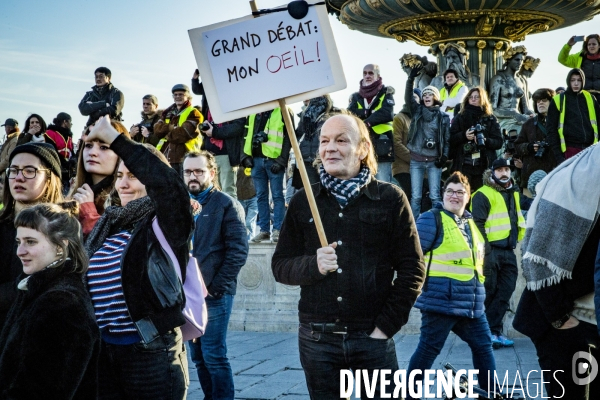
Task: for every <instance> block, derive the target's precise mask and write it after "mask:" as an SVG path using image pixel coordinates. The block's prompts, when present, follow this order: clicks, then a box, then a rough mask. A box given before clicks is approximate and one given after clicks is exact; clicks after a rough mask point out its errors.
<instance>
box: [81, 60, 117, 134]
mask: <svg viewBox="0 0 600 400" xmlns="http://www.w3.org/2000/svg"><path fill="white" fill-rule="evenodd" d="M111 77H112V73H111V72H110V69H108V68H106V67H98V68H96V71H94V78H95V80H96V85H95V86H92V90H90V91H89V92H87V93H86V94H85V96H83V99H81V101H80V102H79V111H80V112H81V115H85V116H89V118H88V120H87V123H86V125H87V126H90V125H92V124H93V123H94V122H96V121H97V120H98V119H99V118H100V117H103V116H105V115H110V118H111V119H113V120H116V121H121V117H122V115H123V113H122V110H123V106H124V105H125V96H123V93H122V92H121V91H120V90H119V89H117V88H116V87H114V86H113V84H112V83H111V82H110V79H111Z"/></svg>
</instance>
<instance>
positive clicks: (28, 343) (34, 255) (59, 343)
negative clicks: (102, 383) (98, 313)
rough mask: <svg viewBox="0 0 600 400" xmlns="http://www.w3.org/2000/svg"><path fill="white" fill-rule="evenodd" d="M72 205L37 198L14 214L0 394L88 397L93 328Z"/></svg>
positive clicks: (93, 381) (96, 343)
mask: <svg viewBox="0 0 600 400" xmlns="http://www.w3.org/2000/svg"><path fill="white" fill-rule="evenodd" d="M76 207H77V204H76V203H75V202H69V203H62V204H61V205H60V206H59V205H56V204H49V203H42V204H37V205H35V206H33V207H30V208H26V209H24V210H23V211H21V212H20V213H19V214H18V215H17V217H16V219H15V222H14V226H16V230H17V233H16V243H17V251H16V254H17V256H18V258H19V259H20V262H21V263H22V266H21V272H22V273H21V274H20V277H19V278H18V279H16V280H15V281H13V282H11V284H12V285H13V286H14V287H15V288H18V290H17V292H18V294H17V296H16V299H15V301H14V302H13V305H12V308H11V309H10V312H9V314H8V317H7V320H6V326H5V328H4V330H3V331H2V334H1V335H0V388H2V390H1V394H0V397H2V398H3V399H4V398H10V399H65V400H66V399H96V396H97V395H96V392H97V389H98V382H97V372H98V370H97V368H98V356H99V350H100V332H99V331H98V327H97V325H96V320H95V318H94V309H93V307H92V302H91V300H90V296H89V294H88V293H87V290H86V287H85V284H84V282H83V274H85V271H86V270H87V267H88V260H87V256H86V254H85V250H84V248H83V243H82V241H81V226H80V225H79V222H78V221H77V218H76V217H75V216H74V215H73V212H74V211H75V209H76Z"/></svg>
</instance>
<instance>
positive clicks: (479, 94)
mask: <svg viewBox="0 0 600 400" xmlns="http://www.w3.org/2000/svg"><path fill="white" fill-rule="evenodd" d="M501 147H502V134H501V133H500V125H499V124H498V120H497V119H496V117H495V116H494V113H493V110H492V105H491V104H490V100H489V98H488V95H487V93H486V91H485V90H484V89H483V88H481V87H474V88H472V89H471V90H469V92H468V93H467V95H466V96H465V98H464V99H463V101H462V103H461V105H460V110H459V111H458V114H455V116H454V119H453V120H452V124H451V126H450V155H451V158H452V159H453V162H452V170H451V171H452V172H454V171H459V172H461V173H462V174H463V175H465V176H466V177H467V178H468V179H469V183H470V185H471V189H472V190H473V192H475V191H476V190H477V189H479V188H480V187H481V186H483V178H482V176H483V171H485V170H486V169H488V168H489V167H490V166H491V165H492V162H493V161H494V160H495V159H496V150H498V149H500V148H501Z"/></svg>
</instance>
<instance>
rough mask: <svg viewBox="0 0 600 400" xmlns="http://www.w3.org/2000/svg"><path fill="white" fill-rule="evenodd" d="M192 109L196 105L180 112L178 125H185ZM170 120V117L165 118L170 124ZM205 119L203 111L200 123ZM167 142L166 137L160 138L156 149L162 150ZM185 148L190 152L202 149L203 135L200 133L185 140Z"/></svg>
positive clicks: (166, 122)
mask: <svg viewBox="0 0 600 400" xmlns="http://www.w3.org/2000/svg"><path fill="white" fill-rule="evenodd" d="M192 111H194V107H192V106H189V107H187V108H184V109H183V111H182V112H181V113H180V114H179V121H178V122H177V126H181V125H183V123H184V122H185V121H186V120H187V117H188V116H189V115H190V114H191V113H192ZM170 121H171V119H170V118H167V119H165V124H168V123H169V122H170ZM203 121H204V117H203V116H202V113H200V121H199V122H198V123H199V124H201V123H202V122H203ZM166 142H167V139H166V138H162V139H160V140H159V141H158V144H157V145H156V150H158V151H160V150H161V149H162V147H163V146H164V144H165V143H166ZM185 148H186V149H187V151H188V152H192V151H200V149H201V148H202V136H201V135H198V137H196V138H194V139H191V140H188V141H187V142H185Z"/></svg>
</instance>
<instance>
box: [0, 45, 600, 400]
mask: <svg viewBox="0 0 600 400" xmlns="http://www.w3.org/2000/svg"><path fill="white" fill-rule="evenodd" d="M598 39H599V38H598V35H590V36H588V37H587V38H586V39H585V41H584V44H583V50H582V51H581V52H580V53H577V54H574V55H569V50H570V49H571V47H572V46H573V45H574V44H575V41H574V38H571V39H570V40H569V42H568V44H567V45H565V47H563V49H562V50H561V52H560V55H559V61H560V62H561V63H563V64H564V65H566V66H569V67H572V68H573V69H572V70H571V71H569V72H568V74H566V89H562V88H560V89H562V90H560V91H559V90H556V91H555V90H553V89H550V88H540V89H538V90H536V91H534V92H533V95H532V101H533V108H534V114H528V117H527V120H526V121H525V122H524V123H523V124H522V129H521V130H520V132H519V133H518V137H517V138H516V140H510V142H509V143H507V141H506V135H505V136H504V137H503V132H502V129H501V125H500V124H499V122H498V119H497V118H496V116H495V114H494V110H493V109H492V105H491V102H490V99H489V95H488V92H487V91H486V90H485V89H484V88H483V87H482V86H470V87H467V84H466V82H463V81H461V79H460V74H459V73H458V72H457V71H456V70H454V69H452V68H449V69H447V70H446V71H444V72H443V73H442V74H441V75H440V77H441V79H442V81H443V87H441V88H438V87H435V86H432V85H425V86H424V87H421V88H419V85H417V84H416V83H415V80H416V79H417V78H418V77H419V76H420V75H422V71H423V66H419V65H416V66H413V67H411V68H406V69H405V72H407V74H408V79H407V83H406V88H405V91H404V105H403V107H402V109H401V111H400V112H399V113H398V114H397V115H394V106H395V101H394V94H395V90H394V88H392V87H389V86H386V85H384V84H383V79H382V76H381V71H380V69H379V67H378V65H376V64H368V65H366V66H365V67H364V69H363V79H362V80H361V81H360V85H359V90H358V91H357V92H356V93H354V94H353V95H352V96H351V97H350V99H349V104H348V106H347V109H346V110H342V109H341V108H338V107H336V106H334V104H333V102H332V100H331V98H330V96H329V95H323V96H320V97H316V98H312V99H307V100H306V101H305V102H304V106H303V109H302V111H301V112H300V113H299V114H298V115H297V117H298V125H297V127H296V128H295V133H296V137H297V139H298V140H299V142H300V152H301V154H300V155H301V156H302V160H303V163H304V167H305V169H306V170H307V174H308V179H309V182H310V183H311V184H312V191H313V192H314V195H315V198H316V202H317V205H318V207H319V210H321V212H323V213H324V214H323V215H322V218H323V220H324V229H325V233H326V234H327V237H328V238H329V239H330V241H331V240H333V242H332V243H331V244H330V245H329V246H327V247H322V246H321V245H320V244H319V238H318V237H317V235H316V230H315V223H314V219H313V218H312V216H311V213H310V209H309V207H308V203H307V201H306V196H305V195H304V190H305V189H304V188H303V187H302V186H303V185H302V183H301V180H300V177H299V170H298V167H297V165H295V163H296V162H297V161H296V159H297V158H299V156H300V155H296V157H294V154H293V151H291V142H290V138H289V137H288V136H287V134H286V129H285V122H284V121H285V119H284V115H283V114H284V113H286V112H287V113H289V114H290V118H291V120H292V121H294V117H295V116H294V115H293V114H292V113H291V111H290V110H282V109H280V108H276V109H273V110H270V111H266V112H261V113H258V114H254V115H250V116H248V117H247V118H241V119H237V120H233V121H229V122H224V123H216V122H215V121H214V120H213V117H212V115H211V112H210V108H209V101H210V99H207V97H206V94H205V92H204V87H203V84H202V82H200V76H199V73H198V70H196V71H195V72H194V74H193V77H192V80H191V90H190V87H189V86H187V85H186V84H182V83H179V84H176V85H174V86H173V88H172V95H173V103H172V104H171V105H169V106H168V107H166V108H165V109H159V105H158V99H157V97H156V96H154V95H152V94H148V95H146V96H144V97H143V98H142V110H143V111H142V113H141V121H140V122H139V123H136V124H133V125H132V126H131V127H130V128H129V129H127V128H126V127H125V126H124V125H123V124H122V122H121V117H122V110H123V107H124V106H125V97H124V94H123V93H122V92H121V91H120V90H119V89H117V88H116V87H115V86H113V84H112V82H111V80H112V73H111V71H110V69H108V68H106V67H99V68H97V69H96V71H95V72H94V78H95V83H96V84H95V86H94V87H93V88H92V90H91V91H89V92H87V93H86V94H85V95H84V97H83V99H82V100H81V102H80V103H79V111H80V113H81V114H82V115H84V116H88V121H87V123H86V128H85V130H84V132H83V135H82V137H81V139H80V140H79V143H77V144H76V143H74V141H73V133H72V131H71V128H72V122H71V116H70V115H69V114H68V113H67V112H60V113H59V114H58V115H56V117H54V118H53V119H52V123H51V124H49V125H48V124H47V123H46V121H45V120H44V119H43V117H42V116H41V115H40V114H31V115H29V116H28V117H27V119H26V120H25V124H24V126H23V131H21V130H20V128H19V123H18V121H17V120H16V119H15V118H8V119H6V121H5V123H4V125H2V126H3V127H4V128H5V132H6V138H5V140H4V143H3V145H2V148H1V151H0V173H1V174H2V179H1V181H2V192H1V199H2V203H1V204H0V207H1V208H0V243H1V245H0V259H2V260H3V263H2V268H0V329H2V331H1V334H0V352H1V353H0V398H41V397H48V398H81V399H84V398H85V399H92V398H97V397H98V398H102V399H104V398H106V399H108V398H111V399H112V398H147V399H151V398H161V399H166V398H172V399H181V398H185V395H186V391H187V387H188V385H189V376H188V374H187V356H186V347H185V345H184V343H183V339H182V333H181V330H180V328H179V327H180V326H182V325H183V324H184V323H185V319H184V317H183V315H182V308H183V305H184V303H185V298H184V295H183V288H182V286H181V284H180V283H179V284H177V282H178V278H177V276H176V275H175V273H174V270H169V269H168V268H167V269H165V268H164V261H161V254H159V253H160V252H158V251H157V250H156V249H157V248H160V246H161V244H160V243H159V239H157V237H158V236H164V237H165V238H166V240H167V242H168V245H169V246H170V250H171V251H172V252H173V254H174V256H175V257H176V259H177V261H178V262H179V264H180V265H182V266H183V265H187V264H188V261H189V258H190V257H195V258H196V259H197V260H198V262H199V264H200V269H201V272H202V276H203V279H204V281H205V283H206V286H207V292H208V296H207V309H208V327H207V330H206V333H205V335H204V336H202V337H200V338H197V339H195V340H193V341H190V342H189V348H190V349H191V351H192V360H193V362H194V363H195V364H196V366H197V369H198V374H199V379H200V383H201V385H202V388H203V390H204V393H205V395H206V396H207V397H206V398H214V399H233V396H234V388H233V377H232V371H231V367H230V365H229V361H228V360H227V347H226V333H227V324H228V321H229V316H230V315H231V310H232V304H233V297H234V295H235V293H236V282H237V274H238V273H239V271H240V269H241V267H242V266H243V265H244V264H245V262H246V258H247V256H248V242H249V241H250V242H255V243H257V242H262V241H268V240H270V241H272V242H273V243H277V248H276V251H275V254H274V256H273V273H274V275H275V278H276V280H277V281H279V282H282V283H286V284H297V285H300V286H301V287H302V296H301V301H300V304H299V307H300V330H299V336H300V353H301V354H300V356H301V361H302V366H303V368H304V370H305V373H306V377H307V384H308V386H309V393H310V395H311V398H316V399H319V398H327V399H329V398H333V397H331V396H332V393H335V390H336V388H337V387H338V386H337V383H338V382H339V379H337V380H336V379H334V378H335V376H332V375H331V374H333V375H335V374H336V371H337V374H338V375H337V377H338V378H339V369H342V368H365V369H377V368H391V369H397V368H398V365H397V364H398V363H397V360H396V357H395V352H394V351H392V349H393V348H394V342H393V338H392V337H393V336H394V334H395V333H397V332H398V331H399V330H400V328H401V327H402V325H403V324H405V323H406V321H407V319H408V312H409V311H410V309H411V307H413V305H414V306H415V307H417V308H419V309H420V310H421V313H422V327H421V340H420V342H419V346H418V348H417V350H416V352H415V354H414V355H413V357H412V358H411V361H410V364H409V368H415V369H427V368H430V367H431V365H432V363H433V360H434V359H435V357H436V356H437V355H438V354H439V352H440V351H441V348H442V346H443V345H444V342H445V340H446V338H447V336H448V334H449V332H450V331H454V332H456V333H457V334H458V335H459V336H460V337H461V338H462V339H464V340H465V341H466V342H467V343H468V344H469V346H470V347H471V349H472V351H473V359H474V363H475V364H476V365H475V366H476V367H479V369H480V370H482V371H493V370H494V369H495V360H494V353H493V351H492V349H493V348H501V347H507V346H512V345H513V341H512V340H510V339H509V338H508V337H507V336H506V335H505V332H504V323H503V319H504V315H505V313H506V312H507V310H508V308H509V300H510V298H511V296H512V294H513V291H514V290H515V285H516V280H517V276H518V273H519V272H518V267H517V260H516V256H515V248H516V247H517V243H518V242H519V241H521V240H523V239H524V238H525V239H526V241H527V239H528V238H527V237H526V221H525V215H526V212H527V210H528V209H529V208H530V207H532V209H534V210H538V209H540V207H542V205H541V204H540V203H541V202H542V201H543V200H539V199H538V200H536V201H533V203H532V198H533V197H535V195H536V192H537V189H538V188H539V187H540V186H539V185H538V187H537V188H536V185H537V184H538V183H539V182H540V181H541V180H542V179H544V177H545V176H546V175H549V179H544V184H545V185H544V186H543V189H544V191H543V193H544V194H543V196H546V197H547V198H549V196H550V195H549V194H548V193H550V189H549V187H551V186H550V185H551V184H552V182H556V180H552V177H553V176H555V175H556V171H560V170H568V168H570V166H572V165H574V164H576V163H575V162H573V161H569V159H571V158H573V157H574V156H576V155H577V154H579V153H582V157H578V159H583V158H585V157H588V158H590V159H593V157H592V156H590V155H589V154H590V153H592V151H584V150H585V149H586V148H588V147H590V146H591V145H593V144H595V143H597V141H598V125H597V116H600V107H599V105H598V97H599V93H600V91H599V89H600V87H599V86H598V85H599V83H598V82H600V73H599V72H598V71H600V67H598V65H596V64H599V65H600V55H599V53H598V50H599V45H598V44H599V43H598ZM520 59H521V58H519V60H520ZM517 69H518V68H517ZM469 84H471V82H469ZM193 94H196V95H201V96H202V103H201V106H194V105H193V104H192V103H193V100H194V98H193ZM590 150H593V149H590ZM553 171H555V172H553ZM571 173H572V175H573V176H575V175H576V173H575V172H571ZM286 182H287V183H288V184H287V185H286ZM286 186H287V187H286ZM294 192H297V193H296V194H295V195H294V196H293V197H292V193H294ZM325 210H326V212H325ZM531 220H532V219H530V220H528V222H527V224H528V225H527V226H528V227H529V224H530V221H531ZM594 226H595V225H592V227H591V228H590V232H591V234H590V235H589V236H586V237H584V238H583V239H581V240H580V244H581V246H584V247H585V248H586V249H587V251H588V253H590V252H591V253H594V254H595V251H596V249H597V247H598V244H597V242H598V239H599V238H600V237H599V236H600V234H598V233H597V231H598V230H597V229H595V228H594ZM157 230H159V231H160V232H161V233H160V234H157ZM594 235H595V236H594ZM594 241H595V242H594ZM532 246H533V244H532ZM586 246H587V247H586ZM588 247H589V249H588ZM580 248H581V247H580ZM190 249H191V250H190ZM591 253H590V254H591ZM577 255H578V254H576V256H577ZM580 258H581V260H580V261H578V263H579V264H582V265H583V264H585V265H586V266H587V267H588V268H587V269H586V270H585V271H586V274H587V275H584V274H583V272H581V271H582V269H583V267H581V268H580V269H579V270H577V269H576V271H578V272H577V274H576V275H577V277H578V279H584V278H582V277H587V278H589V279H588V281H589V282H594V278H597V277H596V276H595V275H598V273H596V274H595V275H594V273H593V272H594V271H593V268H591V275H590V272H589V270H590V268H589V264H592V265H593V264H594V262H597V263H598V261H596V258H595V257H593V256H587V257H580ZM578 260H579V259H578ZM538 261H539V260H538ZM356 262H360V263H362V265H363V266H362V269H361V270H360V271H353V267H354V266H353V264H354V263H356ZM577 265H578V264H576V266H577ZM394 271H395V272H396V275H395V276H394ZM333 272H335V273H333ZM553 272H556V271H554V270H553ZM571 272H572V271H568V272H567V273H565V274H563V275H561V277H562V276H564V275H566V276H568V277H570V275H571ZM527 273H531V274H532V275H535V274H536V273H539V272H537V271H535V270H534V271H533V272H528V271H526V274H527ZM400 278H402V279H400ZM540 282H542V283H540ZM557 282H563V283H564V280H562V281H561V278H548V277H544V278H543V279H540V280H538V281H534V282H533V283H531V285H529V281H528V288H527V290H526V292H525V294H524V297H523V299H522V302H521V304H520V306H519V312H518V314H517V317H518V318H517V320H516V322H515V327H516V328H517V329H518V330H521V331H523V332H524V333H526V334H528V336H530V337H531V338H532V340H533V341H534V343H535V344H536V347H537V349H538V356H539V358H540V364H543V365H542V367H543V368H545V367H547V368H545V369H551V370H553V369H557V366H561V367H562V364H561V362H562V360H558V361H557V360H556V358H553V357H551V356H549V355H547V354H548V353H549V352H550V350H549V349H550V348H551V347H552V346H554V345H555V344H556V343H557V341H559V340H561V338H564V337H567V336H565V335H564V334H563V335H557V334H556V332H555V331H552V330H562V331H566V330H568V329H575V327H576V326H579V321H578V320H577V318H576V316H577V315H578V314H576V313H574V312H573V304H574V301H575V300H576V299H579V297H581V296H580V295H583V294H585V293H583V292H581V290H579V289H578V288H572V287H571V286H572V285H571V286H568V285H567V286H566V287H563V288H562V291H561V292H560V293H559V294H560V296H562V297H558V298H557V299H558V301H557V302H558V303H559V304H560V307H561V309H560V311H552V310H549V309H551V308H552V307H551V306H549V305H548V303H549V302H550V300H549V299H550V297H549V296H550V294H554V295H556V296H558V295H557V294H556V293H558V292H557V291H556V290H548V289H549V288H548V287H545V288H544V286H545V285H548V286H550V287H553V286H552V285H553V284H555V283H557ZM380 285H381V286H380ZM563 286H564V285H563ZM540 287H541V288H542V289H543V290H541V289H540ZM448 288H449V289H448ZM588 289H589V288H588ZM591 291H593V288H592V290H591ZM549 293H550V294H549ZM536 296H537V297H536ZM596 297H597V298H600V295H597V296H596ZM415 303H416V304H415ZM536 307H537V308H542V309H544V315H545V316H546V318H547V320H546V321H545V323H546V325H547V326H548V329H546V330H543V331H542V330H541V329H536V330H533V329H531V326H530V325H531V324H530V323H528V322H527V313H529V312H532V310H534V309H536ZM335 310H337V311H335ZM524 314H525V315H524ZM559 314H560V315H559ZM585 323H586V324H587V322H585ZM592 323H595V322H594V321H592ZM583 324H584V322H582V325H583ZM583 328H585V332H581V333H579V335H580V336H585V335H588V336H589V335H592V336H593V334H590V332H593V331H594V330H593V329H592V328H590V327H588V326H587V325H586V326H583ZM583 328H581V329H583ZM549 329H550V330H549ZM530 332H531V333H530ZM340 333H341V334H344V335H348V340H350V339H352V340H354V341H355V342H354V343H355V348H356V349H360V351H358V350H357V351H358V352H357V353H356V354H353V355H352V357H351V358H352V359H353V360H354V361H352V362H350V363H346V362H345V361H343V358H344V357H341V356H340V355H341V354H342V353H340V351H341V350H340V349H341V347H340V346H342V343H341V342H339V341H338V340H337V339H338V337H337V336H335V335H339V334H340ZM561 333H564V332H561ZM332 335H333V336H332ZM596 336H597V333H596ZM373 339H379V344H377V345H376V344H375V342H377V341H378V340H375V341H374V342H369V340H373ZM319 340H320V342H319ZM317 342H319V344H317ZM390 346H391V347H390ZM370 351H371V352H372V353H371V355H370V356H368V357H367V356H366V355H365V354H367V353H369V352H370ZM360 354H362V355H360ZM353 357H357V358H353ZM56 365H63V366H66V367H67V368H56V367H55V366H56ZM325 366H327V368H325ZM323 368H325V369H323ZM329 370H331V371H330V372H331V374H330V373H327V374H325V376H323V375H324V374H323V371H329ZM566 376H567V375H565V377H566ZM32 377H35V378H37V379H32ZM331 382H333V383H334V384H331ZM547 389H548V391H549V392H552V393H557V392H556V388H555V387H553V386H548V388H547ZM567 389H568V390H569V391H570V392H569V393H578V390H579V388H577V387H568V388H567ZM558 393H559V392H558ZM569 398H575V397H569Z"/></svg>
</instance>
